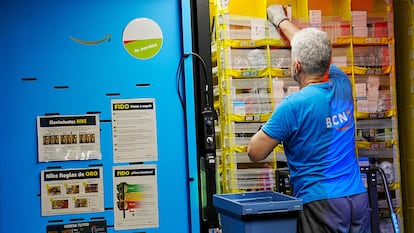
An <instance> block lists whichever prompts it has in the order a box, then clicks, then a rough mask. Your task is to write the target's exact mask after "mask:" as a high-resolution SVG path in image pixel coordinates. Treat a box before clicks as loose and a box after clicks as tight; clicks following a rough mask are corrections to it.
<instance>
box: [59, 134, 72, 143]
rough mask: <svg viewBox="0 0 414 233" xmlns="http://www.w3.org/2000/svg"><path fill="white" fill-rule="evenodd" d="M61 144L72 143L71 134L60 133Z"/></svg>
mask: <svg viewBox="0 0 414 233" xmlns="http://www.w3.org/2000/svg"><path fill="white" fill-rule="evenodd" d="M60 141H61V144H70V140H69V135H66V134H64V135H60Z"/></svg>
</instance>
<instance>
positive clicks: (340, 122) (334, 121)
mask: <svg viewBox="0 0 414 233" xmlns="http://www.w3.org/2000/svg"><path fill="white" fill-rule="evenodd" d="M351 114H352V112H351V111H350V110H346V111H344V112H340V113H338V114H335V115H332V116H328V117H326V128H328V129H331V128H335V129H338V130H345V129H347V128H349V127H350V126H351V125H352V123H353V120H352V116H351Z"/></svg>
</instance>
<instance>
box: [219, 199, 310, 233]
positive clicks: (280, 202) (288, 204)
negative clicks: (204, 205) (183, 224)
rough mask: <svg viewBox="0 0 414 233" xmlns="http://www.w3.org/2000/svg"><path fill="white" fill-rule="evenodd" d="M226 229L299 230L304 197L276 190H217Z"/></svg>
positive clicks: (248, 232) (247, 232)
mask: <svg viewBox="0 0 414 233" xmlns="http://www.w3.org/2000/svg"><path fill="white" fill-rule="evenodd" d="M213 205H214V207H215V208H216V210H217V212H218V213H219V214H220V221H221V228H222V232H223V233H264V232H265V233H295V232H296V223H297V217H298V214H299V211H300V210H302V200H300V199H298V198H295V197H292V196H288V195H285V194H282V193H278V192H273V191H258V192H246V193H236V194H215V195H214V196H213Z"/></svg>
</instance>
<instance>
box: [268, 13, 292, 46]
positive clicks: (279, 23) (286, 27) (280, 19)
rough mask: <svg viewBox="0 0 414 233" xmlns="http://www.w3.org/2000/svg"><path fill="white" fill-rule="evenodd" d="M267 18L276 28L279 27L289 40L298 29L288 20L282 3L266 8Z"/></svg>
mask: <svg viewBox="0 0 414 233" xmlns="http://www.w3.org/2000/svg"><path fill="white" fill-rule="evenodd" d="M267 18H268V19H269V21H270V22H271V23H272V24H273V25H275V26H276V28H277V29H280V31H281V32H282V33H283V34H284V35H285V36H286V37H287V39H288V40H289V41H292V39H293V36H294V35H295V33H296V32H298V31H299V30H300V29H299V28H298V27H297V26H296V25H295V24H293V23H292V22H290V21H289V18H288V17H287V16H286V13H285V9H284V8H283V6H282V5H271V6H269V7H268V8H267Z"/></svg>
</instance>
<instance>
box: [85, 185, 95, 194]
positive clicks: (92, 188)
mask: <svg viewBox="0 0 414 233" xmlns="http://www.w3.org/2000/svg"><path fill="white" fill-rule="evenodd" d="M97 192H98V184H87V185H86V186H85V193H97Z"/></svg>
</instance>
